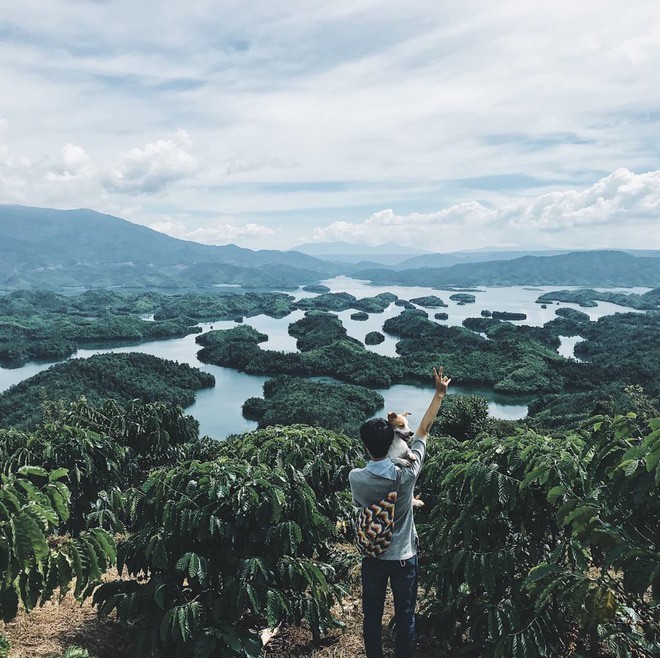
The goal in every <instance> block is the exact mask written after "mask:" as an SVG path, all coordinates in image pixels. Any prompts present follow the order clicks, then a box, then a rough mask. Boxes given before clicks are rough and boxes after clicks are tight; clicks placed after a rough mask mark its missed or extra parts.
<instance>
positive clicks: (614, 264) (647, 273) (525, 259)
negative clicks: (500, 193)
mask: <svg viewBox="0 0 660 658" xmlns="http://www.w3.org/2000/svg"><path fill="white" fill-rule="evenodd" d="M354 276H355V277H356V278H359V279H367V280H369V281H371V282H372V283H375V284H379V285H390V284H395V285H409V286H436V287H441V286H477V285H484V286H486V285H490V286H520V285H533V286H541V285H547V286H549V285H554V286H585V287H598V288H604V287H612V286H615V287H616V286H648V287H650V288H655V287H658V285H660V258H647V257H636V256H633V255H631V254H628V253H625V252H623V251H579V252H571V253H568V254H560V255H557V256H522V257H520V258H514V259H513V260H505V261H487V262H485V263H460V264H456V265H451V266H449V267H442V268H433V267H420V268H415V269H404V270H399V271H394V270H390V269H384V268H383V269H365V270H361V271H359V272H356V273H355V275H354Z"/></svg>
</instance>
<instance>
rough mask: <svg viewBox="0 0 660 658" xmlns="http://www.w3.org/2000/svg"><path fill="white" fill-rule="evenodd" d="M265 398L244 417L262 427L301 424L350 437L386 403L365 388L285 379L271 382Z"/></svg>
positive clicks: (247, 407)
mask: <svg viewBox="0 0 660 658" xmlns="http://www.w3.org/2000/svg"><path fill="white" fill-rule="evenodd" d="M264 398H265V399H264V400H262V399H261V398H250V399H249V400H247V401H246V402H245V404H244V405H243V415H244V416H245V417H246V418H253V419H255V420H258V421H259V427H262V428H263V427H268V426H269V425H285V424H286V425H289V424H292V425H293V424H298V423H301V424H304V425H313V426H317V427H324V428H326V429H330V430H335V431H337V432H344V433H346V434H350V435H351V436H356V435H357V432H358V429H359V426H360V425H361V424H362V423H363V422H364V421H365V420H366V419H367V418H368V417H369V416H371V415H373V414H374V412H375V411H376V410H377V409H380V408H381V407H382V406H383V403H384V400H383V396H382V395H380V394H379V393H376V392H375V391H371V390H370V389H368V388H364V387H362V386H355V385H351V384H330V383H326V382H319V381H315V380H311V379H301V378H297V377H286V376H281V377H276V378H275V379H270V380H268V381H267V382H266V383H265V384H264Z"/></svg>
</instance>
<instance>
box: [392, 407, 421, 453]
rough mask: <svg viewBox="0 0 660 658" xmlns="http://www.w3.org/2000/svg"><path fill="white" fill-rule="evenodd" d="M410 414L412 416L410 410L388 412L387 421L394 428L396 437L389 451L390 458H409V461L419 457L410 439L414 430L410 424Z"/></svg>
mask: <svg viewBox="0 0 660 658" xmlns="http://www.w3.org/2000/svg"><path fill="white" fill-rule="evenodd" d="M408 416H410V412H409V411H404V412H403V413H402V414H398V413H396V412H394V411H390V412H389V413H388V414H387V422H388V423H389V424H390V425H391V426H392V429H393V430H394V439H393V440H392V445H391V446H390V449H389V452H388V453H387V456H388V457H389V458H390V459H408V460H409V461H415V460H416V459H417V455H416V454H415V453H414V452H412V450H410V439H412V437H413V434H414V432H413V431H412V430H411V429H410V425H408Z"/></svg>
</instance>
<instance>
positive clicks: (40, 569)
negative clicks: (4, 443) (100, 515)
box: [0, 466, 115, 622]
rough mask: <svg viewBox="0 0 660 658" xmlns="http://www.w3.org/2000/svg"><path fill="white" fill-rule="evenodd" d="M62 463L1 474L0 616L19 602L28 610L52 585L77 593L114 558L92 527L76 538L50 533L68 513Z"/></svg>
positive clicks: (108, 542)
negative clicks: (51, 467) (51, 468)
mask: <svg viewBox="0 0 660 658" xmlns="http://www.w3.org/2000/svg"><path fill="white" fill-rule="evenodd" d="M66 475H67V473H66V470H65V469H58V470H56V471H52V472H48V471H47V470H45V469H43V468H41V467H39V466H22V467H21V468H19V469H18V470H17V471H16V472H15V473H11V474H9V475H4V474H3V475H2V476H1V478H2V486H1V488H0V571H1V572H2V574H3V578H2V581H0V617H1V618H2V619H3V621H5V622H7V621H11V620H12V619H13V618H14V617H15V616H16V613H17V611H18V606H19V604H20V605H22V606H23V607H24V608H25V609H26V610H31V609H32V608H34V607H35V606H36V605H37V604H41V605H43V604H44V603H45V602H46V601H47V600H49V599H50V598H51V597H52V595H53V593H54V592H55V590H56V589H59V593H60V597H62V596H64V594H66V592H67V591H68V590H69V589H70V587H71V583H72V581H74V580H75V586H74V590H73V593H74V595H75V596H76V597H77V598H78V599H81V598H83V597H84V596H86V595H88V594H89V593H90V592H91V591H92V590H93V589H94V587H95V586H96V585H97V584H98V581H99V580H100V578H101V575H102V574H103V572H104V571H105V570H106V568H107V567H108V566H110V565H111V564H112V563H113V562H114V559H115V545H114V541H113V539H112V536H111V535H110V534H108V533H107V532H106V531H105V530H102V529H100V528H94V529H93V530H90V531H88V532H83V533H81V534H80V535H79V536H78V537H77V538H69V537H62V538H60V539H59V540H58V541H53V540H52V539H51V535H52V534H53V533H55V532H56V531H57V530H58V528H59V527H60V526H61V524H63V523H65V522H66V521H67V520H68V518H69V501H70V492H69V489H68V487H67V486H66V485H65V484H64V483H63V482H62V479H63V478H65V477H66Z"/></svg>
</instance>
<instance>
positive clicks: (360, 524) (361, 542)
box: [354, 468, 401, 557]
mask: <svg viewBox="0 0 660 658" xmlns="http://www.w3.org/2000/svg"><path fill="white" fill-rule="evenodd" d="M400 483H401V469H400V468H397V469H396V484H395V485H394V491H390V493H388V494H387V496H386V497H385V498H384V499H383V500H381V501H379V502H377V503H374V504H373V505H369V507H363V508H362V509H360V510H359V511H358V512H357V517H356V519H355V525H354V528H355V545H356V546H357V549H358V550H359V551H360V553H362V555H363V556H364V557H378V556H380V555H382V554H383V553H384V552H385V551H386V550H387V549H388V548H389V547H390V544H391V543H392V534H393V533H394V507H395V504H396V499H397V496H398V495H399V484H400Z"/></svg>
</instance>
